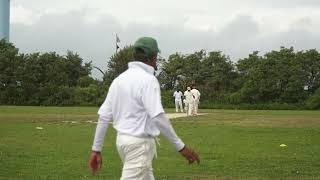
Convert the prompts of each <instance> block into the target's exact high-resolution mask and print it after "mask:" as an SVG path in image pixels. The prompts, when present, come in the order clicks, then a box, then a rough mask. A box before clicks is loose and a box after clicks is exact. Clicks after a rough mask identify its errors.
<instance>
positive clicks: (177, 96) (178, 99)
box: [173, 91, 183, 101]
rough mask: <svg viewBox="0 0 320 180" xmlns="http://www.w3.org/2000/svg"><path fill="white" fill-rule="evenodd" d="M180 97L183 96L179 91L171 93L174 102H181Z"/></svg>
mask: <svg viewBox="0 0 320 180" xmlns="http://www.w3.org/2000/svg"><path fill="white" fill-rule="evenodd" d="M182 96H183V94H182V92H181V91H175V92H174V93H173V97H174V100H175V101H182Z"/></svg>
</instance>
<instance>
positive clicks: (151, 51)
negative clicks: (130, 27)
mask: <svg viewBox="0 0 320 180" xmlns="http://www.w3.org/2000/svg"><path fill="white" fill-rule="evenodd" d="M133 47H134V49H135V50H136V49H142V50H143V51H144V52H145V53H146V55H147V56H148V57H149V58H151V56H153V55H155V54H157V53H159V52H160V50H159V48H158V43H157V40H155V39H154V38H152V37H141V38H139V39H138V40H137V41H136V42H135V43H134V45H133Z"/></svg>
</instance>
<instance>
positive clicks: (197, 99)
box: [191, 85, 201, 115]
mask: <svg viewBox="0 0 320 180" xmlns="http://www.w3.org/2000/svg"><path fill="white" fill-rule="evenodd" d="M191 93H192V96H193V98H194V101H193V102H194V104H193V111H192V115H197V114H198V107H199V102H200V96H201V94H200V92H199V91H198V90H197V89H196V86H195V85H193V86H192V90H191Z"/></svg>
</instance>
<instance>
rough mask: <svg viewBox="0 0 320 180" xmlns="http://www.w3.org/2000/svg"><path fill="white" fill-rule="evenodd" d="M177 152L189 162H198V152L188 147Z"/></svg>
mask: <svg viewBox="0 0 320 180" xmlns="http://www.w3.org/2000/svg"><path fill="white" fill-rule="evenodd" d="M179 152H180V154H181V155H182V156H183V157H184V158H186V159H187V160H188V161H189V164H192V163H193V162H195V161H197V163H198V164H199V163H200V159H199V156H198V154H197V153H195V152H194V151H193V150H192V149H189V148H188V147H184V148H183V149H182V150H180V151H179Z"/></svg>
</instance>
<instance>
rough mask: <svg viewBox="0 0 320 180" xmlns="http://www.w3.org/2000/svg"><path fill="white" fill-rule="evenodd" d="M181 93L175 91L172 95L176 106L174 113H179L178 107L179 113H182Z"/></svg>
mask: <svg viewBox="0 0 320 180" xmlns="http://www.w3.org/2000/svg"><path fill="white" fill-rule="evenodd" d="M182 96H183V94H182V92H181V91H175V92H174V93H173V97H174V104H175V106H176V112H179V107H180V112H183V107H182Z"/></svg>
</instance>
